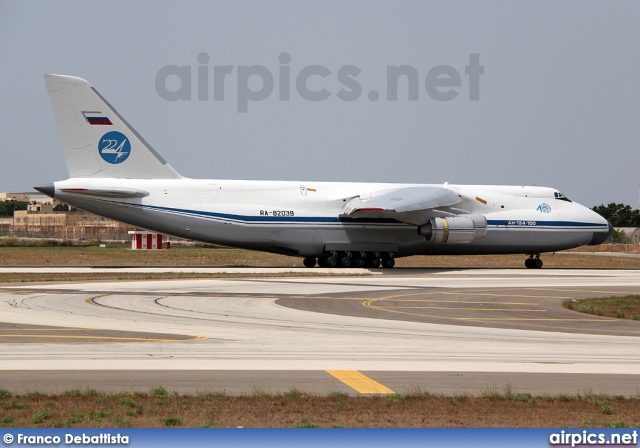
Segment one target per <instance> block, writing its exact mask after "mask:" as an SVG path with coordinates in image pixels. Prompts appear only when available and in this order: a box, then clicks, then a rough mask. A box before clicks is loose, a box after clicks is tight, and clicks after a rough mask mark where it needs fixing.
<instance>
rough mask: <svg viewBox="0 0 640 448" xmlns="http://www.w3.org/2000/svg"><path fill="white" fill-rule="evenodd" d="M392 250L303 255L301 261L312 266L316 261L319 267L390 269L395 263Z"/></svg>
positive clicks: (309, 266)
mask: <svg viewBox="0 0 640 448" xmlns="http://www.w3.org/2000/svg"><path fill="white" fill-rule="evenodd" d="M393 255H394V254H393V252H385V253H383V254H381V253H380V252H331V253H330V254H327V255H324V256H321V257H319V258H318V259H317V261H316V258H315V257H305V259H304V261H303V263H304V265H305V266H306V267H308V268H312V267H314V266H315V265H316V262H317V263H318V266H320V267H321V268H336V267H343V268H350V267H356V268H378V267H383V268H386V269H391V268H392V267H394V266H395V265H396V261H395V259H394V258H393Z"/></svg>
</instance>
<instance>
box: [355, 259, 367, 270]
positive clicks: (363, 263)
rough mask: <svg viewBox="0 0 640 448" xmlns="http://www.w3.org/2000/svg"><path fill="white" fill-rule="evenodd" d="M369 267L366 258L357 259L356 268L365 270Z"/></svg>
mask: <svg viewBox="0 0 640 448" xmlns="http://www.w3.org/2000/svg"><path fill="white" fill-rule="evenodd" d="M366 265H367V259H366V258H356V267H357V268H363V267H365V266H366Z"/></svg>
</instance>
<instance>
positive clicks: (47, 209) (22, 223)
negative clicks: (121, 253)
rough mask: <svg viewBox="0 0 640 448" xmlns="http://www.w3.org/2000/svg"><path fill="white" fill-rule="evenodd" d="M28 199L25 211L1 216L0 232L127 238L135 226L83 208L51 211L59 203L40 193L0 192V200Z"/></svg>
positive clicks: (20, 234)
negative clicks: (9, 215)
mask: <svg viewBox="0 0 640 448" xmlns="http://www.w3.org/2000/svg"><path fill="white" fill-rule="evenodd" d="M7 200H16V201H21V202H28V203H29V205H28V208H27V210H16V211H15V212H14V214H13V217H8V216H7V217H0V234H2V235H11V236H16V237H31V238H58V239H65V240H66V239H70V240H78V239H97V240H116V241H128V240H129V234H128V232H129V231H133V230H136V228H135V227H133V226H130V225H127V224H123V223H121V222H118V221H114V220H111V219H107V218H103V217H101V216H98V215H94V214H93V213H88V212H85V211H82V210H78V209H74V210H65V211H54V207H55V206H56V205H58V204H60V202H59V201H56V200H55V199H51V198H46V197H42V195H41V194H40V193H29V192H27V193H0V201H7Z"/></svg>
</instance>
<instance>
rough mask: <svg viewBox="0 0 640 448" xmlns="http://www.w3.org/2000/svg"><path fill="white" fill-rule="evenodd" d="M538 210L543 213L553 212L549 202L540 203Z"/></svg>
mask: <svg viewBox="0 0 640 448" xmlns="http://www.w3.org/2000/svg"><path fill="white" fill-rule="evenodd" d="M536 210H537V211H539V212H541V213H551V206H550V205H549V204H544V203H543V204H540V205H538V208H537V209H536Z"/></svg>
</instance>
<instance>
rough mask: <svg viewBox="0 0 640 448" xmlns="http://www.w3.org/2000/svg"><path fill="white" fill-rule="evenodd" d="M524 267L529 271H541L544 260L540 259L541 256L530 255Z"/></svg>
mask: <svg viewBox="0 0 640 448" xmlns="http://www.w3.org/2000/svg"><path fill="white" fill-rule="evenodd" d="M524 265H525V266H526V267H527V268H529V269H540V268H541V267H542V260H541V259H540V254H535V258H534V254H531V255H529V258H527V259H526V260H524Z"/></svg>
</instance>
